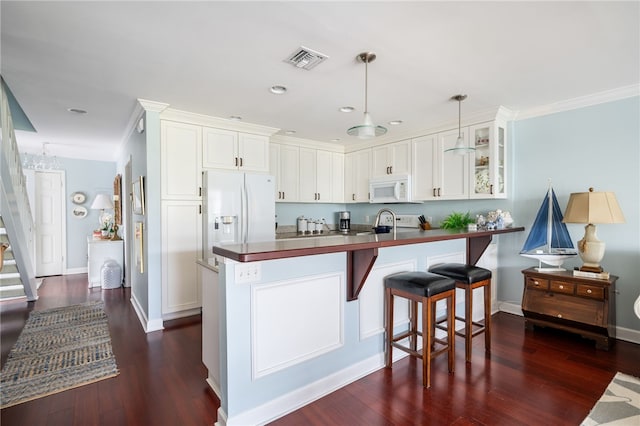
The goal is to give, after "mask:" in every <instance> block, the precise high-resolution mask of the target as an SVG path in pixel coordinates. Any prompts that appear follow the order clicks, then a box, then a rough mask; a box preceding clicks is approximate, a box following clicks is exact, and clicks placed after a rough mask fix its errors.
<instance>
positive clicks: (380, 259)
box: [202, 227, 524, 425]
mask: <svg viewBox="0 0 640 426" xmlns="http://www.w3.org/2000/svg"><path fill="white" fill-rule="evenodd" d="M523 230H524V228H522V227H515V228H506V229H500V230H494V231H476V232H467V231H454V230H444V229H436V230H431V231H420V230H417V229H416V230H415V231H409V232H399V233H398V234H397V235H394V234H393V233H389V234H369V235H348V236H342V235H335V236H325V237H315V238H313V237H312V238H297V239H288V240H276V241H270V242H261V243H249V244H232V245H219V246H214V247H213V254H216V255H218V256H222V257H223V258H224V259H223V261H222V262H221V263H220V264H219V265H218V267H219V271H218V272H217V273H216V272H213V271H212V270H210V269H208V268H207V267H205V266H204V265H205V263H203V268H202V271H203V272H202V273H203V275H202V283H203V360H204V363H205V365H206V366H207V368H208V370H209V377H208V379H207V381H208V383H209V384H210V385H211V386H212V388H213V389H214V390H215V391H216V393H218V395H219V397H220V401H221V406H220V409H219V412H218V423H219V424H222V425H224V424H229V425H235V424H238V425H239V424H243V425H244V424H263V423H266V422H268V421H271V420H273V419H275V418H278V417H280V416H282V415H284V414H286V413H288V412H290V411H292V410H295V409H297V408H299V407H301V406H303V405H305V404H308V403H309V402H311V401H313V400H315V399H317V398H319V397H321V396H323V395H325V394H327V393H329V392H331V391H333V390H335V389H337V388H340V387H342V386H344V385H346V384H348V383H350V382H352V381H354V380H357V379H358V378H360V377H363V376H365V375H367V374H369V373H371V372H373V371H375V370H378V369H379V368H382V367H383V365H384V352H383V338H384V333H383V318H384V310H383V285H382V280H383V277H384V276H386V275H389V274H392V273H395V272H399V271H407V270H426V269H427V268H428V267H429V266H430V265H433V264H436V263H441V262H451V261H454V262H468V263H472V264H475V263H476V262H478V261H479V260H480V263H482V261H483V259H484V257H483V258H482V259H481V257H482V254H483V252H485V250H486V252H487V253H486V255H485V257H491V258H492V259H493V260H491V261H490V262H489V263H492V265H490V266H491V269H496V268H497V265H496V264H495V263H496V259H497V255H496V251H497V248H496V244H490V243H491V241H492V239H493V236H494V235H501V234H507V235H505V236H504V238H510V237H509V235H508V234H509V233H513V232H521V231H523ZM483 266H485V267H487V266H488V265H486V264H483ZM496 275H497V274H496ZM460 303H464V300H458V301H457V304H458V305H460ZM395 312H396V319H395V321H394V322H395V323H396V324H402V323H403V321H405V322H406V320H407V316H408V312H407V306H406V303H405V304H404V305H403V304H399V305H396V309H395ZM475 312H478V314H479V315H482V308H481V307H480V308H479V310H476V309H475V307H474V313H475ZM204 348H207V349H206V351H205V349H204ZM205 352H206V353H205ZM207 354H209V355H207ZM401 356H403V355H401V354H398V358H399V357H401Z"/></svg>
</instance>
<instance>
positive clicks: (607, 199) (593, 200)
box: [562, 188, 624, 273]
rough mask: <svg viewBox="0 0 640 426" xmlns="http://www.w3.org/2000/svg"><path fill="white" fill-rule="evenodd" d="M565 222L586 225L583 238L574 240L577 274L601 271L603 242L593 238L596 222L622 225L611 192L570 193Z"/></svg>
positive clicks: (594, 236)
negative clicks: (578, 257)
mask: <svg viewBox="0 0 640 426" xmlns="http://www.w3.org/2000/svg"><path fill="white" fill-rule="evenodd" d="M562 221H563V222H565V223H586V224H587V225H586V226H585V227H584V237H583V238H582V239H581V240H580V241H578V253H579V254H580V257H581V258H582V262H583V265H582V267H580V270H581V271H586V272H597V273H599V272H602V267H601V266H600V261H601V260H602V258H603V257H604V248H605V244H604V242H602V241H600V240H598V237H597V235H596V226H595V224H597V223H624V216H623V215H622V210H620V206H619V205H618V200H616V195H615V194H614V193H613V192H594V190H593V188H589V192H574V193H572V194H571V196H570V197H569V202H568V203H567V209H566V211H565V213H564V219H563V220H562Z"/></svg>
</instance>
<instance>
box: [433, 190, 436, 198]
mask: <svg viewBox="0 0 640 426" xmlns="http://www.w3.org/2000/svg"><path fill="white" fill-rule="evenodd" d="M433 196H434V197H435V196H436V189H435V188H433Z"/></svg>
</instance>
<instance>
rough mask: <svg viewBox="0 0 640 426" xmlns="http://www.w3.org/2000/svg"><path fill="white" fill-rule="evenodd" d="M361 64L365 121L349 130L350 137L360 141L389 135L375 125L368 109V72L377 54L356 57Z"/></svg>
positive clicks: (366, 53)
mask: <svg viewBox="0 0 640 426" xmlns="http://www.w3.org/2000/svg"><path fill="white" fill-rule="evenodd" d="M356 58H357V59H358V60H359V61H360V62H364V121H363V122H362V124H357V125H355V126H353V127H351V128H350V129H349V130H347V133H348V134H349V136H357V137H358V138H360V139H369V138H373V137H376V136H382V135H384V134H385V133H387V129H386V128H385V127H382V126H376V125H375V124H374V123H373V119H372V118H371V114H369V110H368V109H367V85H368V78H369V75H368V71H369V62H372V61H374V60H375V59H376V54H375V53H373V52H364V53H361V54H359V55H358V56H357V57H356Z"/></svg>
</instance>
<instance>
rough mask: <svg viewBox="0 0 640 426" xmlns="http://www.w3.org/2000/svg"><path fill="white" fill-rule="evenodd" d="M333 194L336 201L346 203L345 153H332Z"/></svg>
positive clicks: (333, 199)
mask: <svg viewBox="0 0 640 426" xmlns="http://www.w3.org/2000/svg"><path fill="white" fill-rule="evenodd" d="M331 195H332V201H333V202H335V203H344V154H342V153H340V152H332V153H331Z"/></svg>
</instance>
